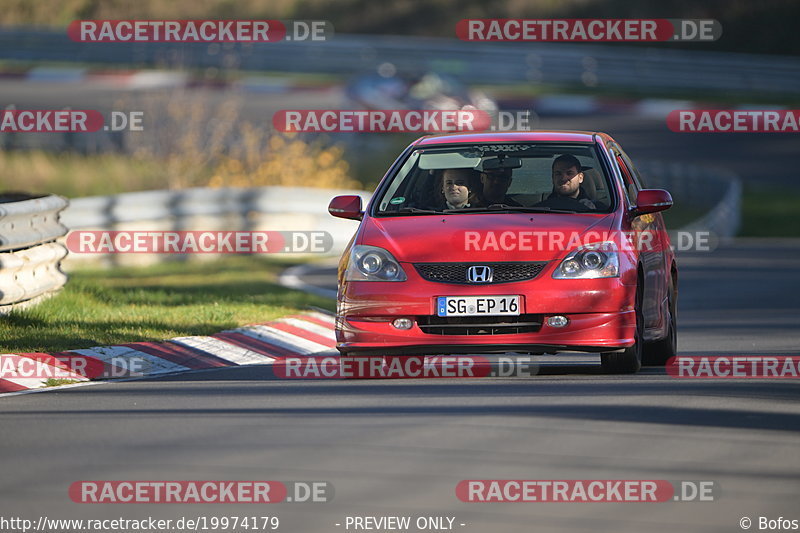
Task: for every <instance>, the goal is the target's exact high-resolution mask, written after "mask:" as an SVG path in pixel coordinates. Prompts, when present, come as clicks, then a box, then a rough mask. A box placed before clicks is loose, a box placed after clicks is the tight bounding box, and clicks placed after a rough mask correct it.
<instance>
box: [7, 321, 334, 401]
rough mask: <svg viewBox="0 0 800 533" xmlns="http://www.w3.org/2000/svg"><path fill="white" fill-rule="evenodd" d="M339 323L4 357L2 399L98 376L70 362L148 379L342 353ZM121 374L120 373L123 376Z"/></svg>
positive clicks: (285, 324) (287, 324) (273, 325)
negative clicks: (31, 372) (30, 372)
mask: <svg viewBox="0 0 800 533" xmlns="http://www.w3.org/2000/svg"><path fill="white" fill-rule="evenodd" d="M334 323H335V319H334V317H333V315H328V314H325V313H320V312H307V313H304V314H302V315H296V316H290V317H285V318H281V319H278V320H275V321H273V322H269V323H267V324H259V325H253V326H244V327H241V328H236V329H232V330H227V331H223V332H220V333H216V334H214V335H210V336H196V337H177V338H174V339H170V340H167V341H163V342H133V343H128V344H122V345H119V346H98V347H95V348H87V349H80V350H70V351H66V352H58V353H54V354H45V353H19V354H0V376H2V377H0V394H2V393H15V392H21V391H27V390H31V389H39V388H43V387H46V382H47V380H48V377H44V376H56V375H57V376H58V377H59V378H60V379H68V380H71V381H76V382H88V381H91V376H92V375H93V374H92V372H90V371H84V372H78V371H76V370H75V368H74V367H73V368H68V367H67V366H65V364H64V363H63V361H64V360H65V359H68V358H70V357H75V358H80V359H81V361H82V363H83V364H82V367H85V369H92V370H94V371H95V372H97V370H98V369H101V370H102V372H100V374H102V375H103V376H114V375H125V376H126V377H129V371H130V370H131V369H132V368H133V367H132V366H131V365H128V364H126V363H127V362H133V361H136V363H137V364H138V365H140V366H142V365H143V366H144V367H145V369H144V370H143V371H142V372H141V377H146V376H157V375H163V374H173V373H178V372H186V371H189V370H201V369H209V368H217V367H228V366H240V365H255V364H272V363H274V362H275V361H279V360H281V359H285V358H287V357H303V356H310V355H312V354H318V353H322V352H330V351H331V350H333V349H335V347H336V338H335V335H334ZM23 359H25V360H26V361H23ZM36 365H38V366H37V368H38V369H39V371H38V372H36V373H37V377H27V375H26V372H25V371H22V367H23V366H24V367H25V368H26V369H30V368H32V367H34V366H36ZM17 370H18V371H17ZM115 370H118V373H117V374H115ZM137 377H138V374H137ZM106 379H110V378H106ZM49 388H54V387H49Z"/></svg>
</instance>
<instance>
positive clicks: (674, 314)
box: [642, 281, 678, 366]
mask: <svg viewBox="0 0 800 533" xmlns="http://www.w3.org/2000/svg"><path fill="white" fill-rule="evenodd" d="M677 299H678V297H677V294H676V292H675V288H674V287H673V283H672V281H670V283H669V293H668V295H667V310H668V312H669V316H668V317H667V319H668V320H669V325H668V330H667V336H666V337H664V338H663V339H661V340H660V341H656V342H652V343H648V344H646V345H645V346H644V352H643V353H642V361H643V362H644V364H645V365H649V366H664V365H665V364H667V361H668V360H669V358H670V357H675V356H676V355H678V306H677Z"/></svg>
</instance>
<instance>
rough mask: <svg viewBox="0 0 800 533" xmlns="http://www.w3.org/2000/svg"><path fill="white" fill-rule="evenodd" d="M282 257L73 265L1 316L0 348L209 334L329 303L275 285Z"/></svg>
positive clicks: (56, 347) (58, 347) (330, 305)
mask: <svg viewBox="0 0 800 533" xmlns="http://www.w3.org/2000/svg"><path fill="white" fill-rule="evenodd" d="M288 264H290V263H282V262H279V261H276V260H266V259H264V258H262V257H257V256H235V257H230V258H225V259H221V260H218V261H213V262H170V263H164V264H160V265H156V266H152V267H141V268H118V269H111V270H79V271H76V272H73V273H71V274H70V280H69V281H68V282H67V285H66V286H65V288H64V290H63V291H62V292H61V293H59V294H58V295H57V296H56V297H54V298H52V299H50V300H46V301H44V302H42V303H41V304H39V305H37V306H36V307H33V308H30V309H27V310H23V311H20V312H15V313H12V314H10V315H8V316H5V317H0V350H1V351H2V352H1V353H6V352H57V351H62V350H69V349H77V348H89V347H92V346H100V345H109V344H121V343H126V342H138V341H154V340H155V341H157V340H163V339H168V338H171V337H178V336H186V335H209V334H212V333H216V332H218V331H221V330H224V329H228V328H234V327H237V326H242V325H246V324H255V323H263V322H267V321H270V320H273V319H275V318H278V317H280V316H284V315H287V314H292V313H296V312H298V311H302V310H304V309H307V308H308V307H310V306H316V307H321V308H325V309H330V310H333V309H334V308H335V303H334V302H333V300H330V299H326V298H321V297H318V296H313V295H309V294H305V293H302V292H299V291H295V290H290V289H286V288H284V287H282V286H280V285H277V284H276V282H275V280H276V277H277V274H278V272H279V271H280V270H282V269H283V268H285V267H286V266H287V265H288Z"/></svg>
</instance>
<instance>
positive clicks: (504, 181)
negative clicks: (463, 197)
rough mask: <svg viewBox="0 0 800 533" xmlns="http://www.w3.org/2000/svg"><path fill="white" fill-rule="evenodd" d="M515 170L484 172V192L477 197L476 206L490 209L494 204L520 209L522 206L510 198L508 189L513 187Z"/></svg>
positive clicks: (504, 169) (482, 181)
mask: <svg viewBox="0 0 800 533" xmlns="http://www.w3.org/2000/svg"><path fill="white" fill-rule="evenodd" d="M512 172H513V170H512V169H510V168H498V169H492V170H484V171H483V172H481V185H483V188H482V191H481V193H480V194H478V195H477V199H476V202H475V205H476V206H478V207H489V206H490V205H492V204H505V205H513V206H516V207H520V206H521V204H520V203H519V202H517V201H516V200H514V199H513V198H511V197H510V196H508V195H507V194H506V193H507V192H508V188H509V187H510V186H511V180H512V179H513V176H512Z"/></svg>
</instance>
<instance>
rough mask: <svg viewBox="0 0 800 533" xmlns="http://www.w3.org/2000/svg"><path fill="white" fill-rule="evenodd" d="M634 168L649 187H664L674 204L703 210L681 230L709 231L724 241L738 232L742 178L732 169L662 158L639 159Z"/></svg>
mask: <svg viewBox="0 0 800 533" xmlns="http://www.w3.org/2000/svg"><path fill="white" fill-rule="evenodd" d="M637 168H638V169H639V171H640V172H641V173H642V174H643V175H644V177H645V178H646V179H647V183H648V186H649V187H653V188H658V189H667V190H668V191H670V193H671V194H672V197H673V200H674V201H675V203H676V204H679V205H680V204H684V205H687V206H690V207H694V208H699V209H702V210H704V211H705V215H703V216H701V217H700V218H698V219H697V220H694V221H692V222H691V223H689V224H687V225H686V226H684V227H682V228H680V229H681V230H683V231H710V232H711V233H713V234H714V235H716V237H717V238H719V239H721V240H723V241H724V240H726V239H730V238H732V237H734V236H735V235H736V234H737V233H738V232H739V227H740V226H741V203H742V181H741V179H740V178H739V177H738V176H737V175H736V174H734V173H733V172H730V171H727V170H725V169H720V168H713V167H704V166H699V165H689V164H684V163H676V162H665V161H642V162H640V163H639V164H638V165H637Z"/></svg>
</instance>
